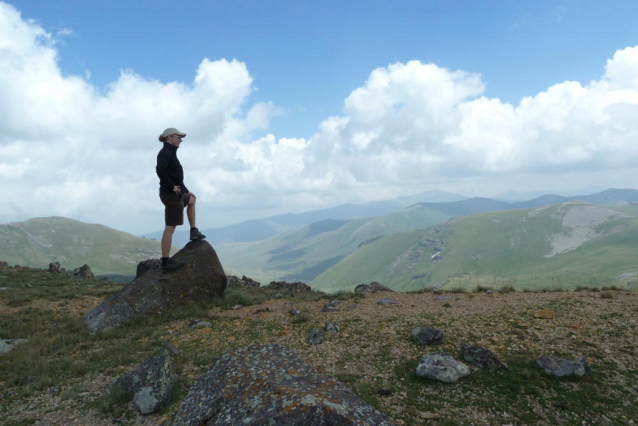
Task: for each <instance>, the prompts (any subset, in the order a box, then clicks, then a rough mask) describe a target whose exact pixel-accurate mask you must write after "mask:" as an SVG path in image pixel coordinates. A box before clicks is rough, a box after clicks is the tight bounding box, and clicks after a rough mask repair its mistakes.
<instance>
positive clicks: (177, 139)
mask: <svg viewBox="0 0 638 426" xmlns="http://www.w3.org/2000/svg"><path fill="white" fill-rule="evenodd" d="M166 142H168V143H169V144H171V145H173V146H175V147H177V148H179V145H180V144H181V143H182V137H181V136H179V135H170V136H169V137H167V138H166Z"/></svg>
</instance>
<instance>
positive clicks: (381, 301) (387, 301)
mask: <svg viewBox="0 0 638 426" xmlns="http://www.w3.org/2000/svg"><path fill="white" fill-rule="evenodd" d="M374 303H376V304H377V305H382V306H385V305H397V304H398V303H399V302H397V301H396V300H394V299H390V298H389V297H382V298H381V299H377V300H375V301H374Z"/></svg>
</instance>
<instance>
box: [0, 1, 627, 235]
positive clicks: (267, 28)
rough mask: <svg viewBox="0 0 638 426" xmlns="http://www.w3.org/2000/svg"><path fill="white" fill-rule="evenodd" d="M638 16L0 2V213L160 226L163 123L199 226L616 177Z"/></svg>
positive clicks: (618, 7) (545, 10) (347, 5)
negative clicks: (178, 139) (436, 193)
mask: <svg viewBox="0 0 638 426" xmlns="http://www.w3.org/2000/svg"><path fill="white" fill-rule="evenodd" d="M636 16H638V2H635V1H614V0H611V1H607V2H604V3H603V2H599V1H589V0H580V1H576V0H566V1H526V0H518V1H514V0H509V1H506V0H499V1H482V2H479V1H451V0H450V1H426V0H423V1H395V2H387V1H386V2H383V1H374V0H373V1H365V2H364V1H332V0H330V1H314V2H310V1H269V0H266V1H264V0H261V1H223V2H222V1H179V2H177V1H164V0H153V1H150V0H149V1H133V0H129V1H113V0H111V1H101V0H98V1H90V2H87V1H80V0H58V1H56V2H50V1H37V0H28V1H26V0H25V1H22V0H19V1H18V0H16V1H8V2H7V1H4V2H3V1H0V51H2V52H3V54H2V55H0V68H1V69H3V73H1V74H0V126H2V128H3V132H2V135H0V184H1V185H3V186H4V187H9V188H11V189H10V190H9V193H8V198H7V199H8V200H10V201H9V202H7V203H3V204H2V205H0V223H6V222H10V221H19V220H25V219H28V218H30V217H35V216H51V215H59V216H66V217H72V218H75V219H79V220H84V221H88V222H99V223H103V224H105V225H108V226H111V227H114V228H117V229H122V230H126V231H129V232H134V233H142V232H150V231H155V230H157V229H160V228H161V226H162V224H161V214H162V213H161V209H162V207H161V205H160V204H159V202H158V201H157V194H156V192H157V178H156V177H155V174H154V161H155V155H156V151H157V150H158V149H159V147H160V146H159V144H158V143H157V142H156V138H157V135H158V134H159V133H161V132H162V130H163V129H164V128H166V127H177V128H179V129H181V130H182V131H184V132H186V133H188V134H189V136H188V137H187V139H186V141H185V143H184V145H182V148H180V159H181V160H182V163H183V164H184V167H185V169H186V183H187V184H188V186H189V188H190V189H191V190H192V191H193V192H195V193H197V195H198V203H199V210H200V212H201V214H200V217H201V224H200V225H201V226H202V227H214V226H222V225H226V224H230V223H234V222H238V221H241V220H246V219H251V218H256V217H265V216H268V215H272V214H277V213H284V212H301V211H307V210H313V209H318V208H326V207H331V206H334V205H338V204H342V203H346V202H355V203H363V202H366V201H372V200H380V199H390V198H395V197H399V196H406V195H412V194H415V193H418V192H421V191H426V190H431V189H438V190H444V191H448V192H454V193H458V194H461V195H465V196H495V195H497V194H500V193H504V192H510V191H514V192H516V191H519V192H525V191H547V192H554V193H561V192H566V191H569V190H571V189H577V188H585V187H596V188H607V187H635V183H634V182H635V177H636V172H637V171H638V170H636V164H638V146H637V145H638V144H636V143H635V140H636V138H637V137H638V129H636V125H635V123H637V122H638V47H637V46H638V30H637V29H636V28H638V26H636V24H635V17H636ZM60 191H63V193H64V197H60ZM24 194H28V196H27V197H26V198H25V197H24ZM123 194H124V195H123ZM105 200H106V201H107V203H108V204H107V205H108V208H107V209H105V208H103V206H104V202H105ZM110 200H117V202H109V201H110Z"/></svg>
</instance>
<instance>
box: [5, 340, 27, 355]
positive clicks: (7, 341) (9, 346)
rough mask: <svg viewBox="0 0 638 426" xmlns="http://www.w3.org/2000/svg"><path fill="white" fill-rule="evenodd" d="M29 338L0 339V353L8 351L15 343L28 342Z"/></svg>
mask: <svg viewBox="0 0 638 426" xmlns="http://www.w3.org/2000/svg"><path fill="white" fill-rule="evenodd" d="M28 341H29V339H0V354H3V353H6V352H9V351H10V350H11V349H13V348H14V347H15V346H16V345H19V344H21V343H26V342H28Z"/></svg>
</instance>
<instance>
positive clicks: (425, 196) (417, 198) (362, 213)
mask: <svg viewBox="0 0 638 426" xmlns="http://www.w3.org/2000/svg"><path fill="white" fill-rule="evenodd" d="M465 198H466V197H463V196H461V195H456V194H451V193H449V192H444V191H425V192H422V193H420V194H417V195H412V196H409V197H400V198H395V199H392V200H387V201H373V202H370V203H365V204H343V205H340V206H336V207H331V208H328V209H321V210H313V211H309V212H306V213H287V214H280V215H276V216H271V217H268V218H265V219H254V220H248V221H245V222H241V223H238V224H235V225H230V226H224V227H221V228H209V229H204V230H202V232H203V233H204V234H206V236H207V237H208V240H209V241H210V242H211V243H212V244H213V245H217V244H220V243H242V242H251V241H260V240H265V239H266V238H270V237H273V236H275V235H277V234H279V233H281V232H284V231H289V230H292V229H299V228H301V227H303V226H307V225H310V224H312V223H315V222H321V221H323V220H350V219H360V218H365V217H376V216H382V215H386V214H390V213H393V212H396V211H399V210H402V209H404V208H405V207H407V206H410V205H412V204H415V203H420V202H431V203H439V202H452V201H459V200H463V199H465ZM143 236H144V237H146V238H154V239H158V240H159V239H160V238H161V237H162V231H158V232H151V233H148V234H144V235H143ZM188 236H189V235H188V231H186V230H179V228H178V230H177V231H176V232H175V233H174V234H173V245H175V246H176V247H183V246H184V245H185V244H186V243H187V242H188Z"/></svg>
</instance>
